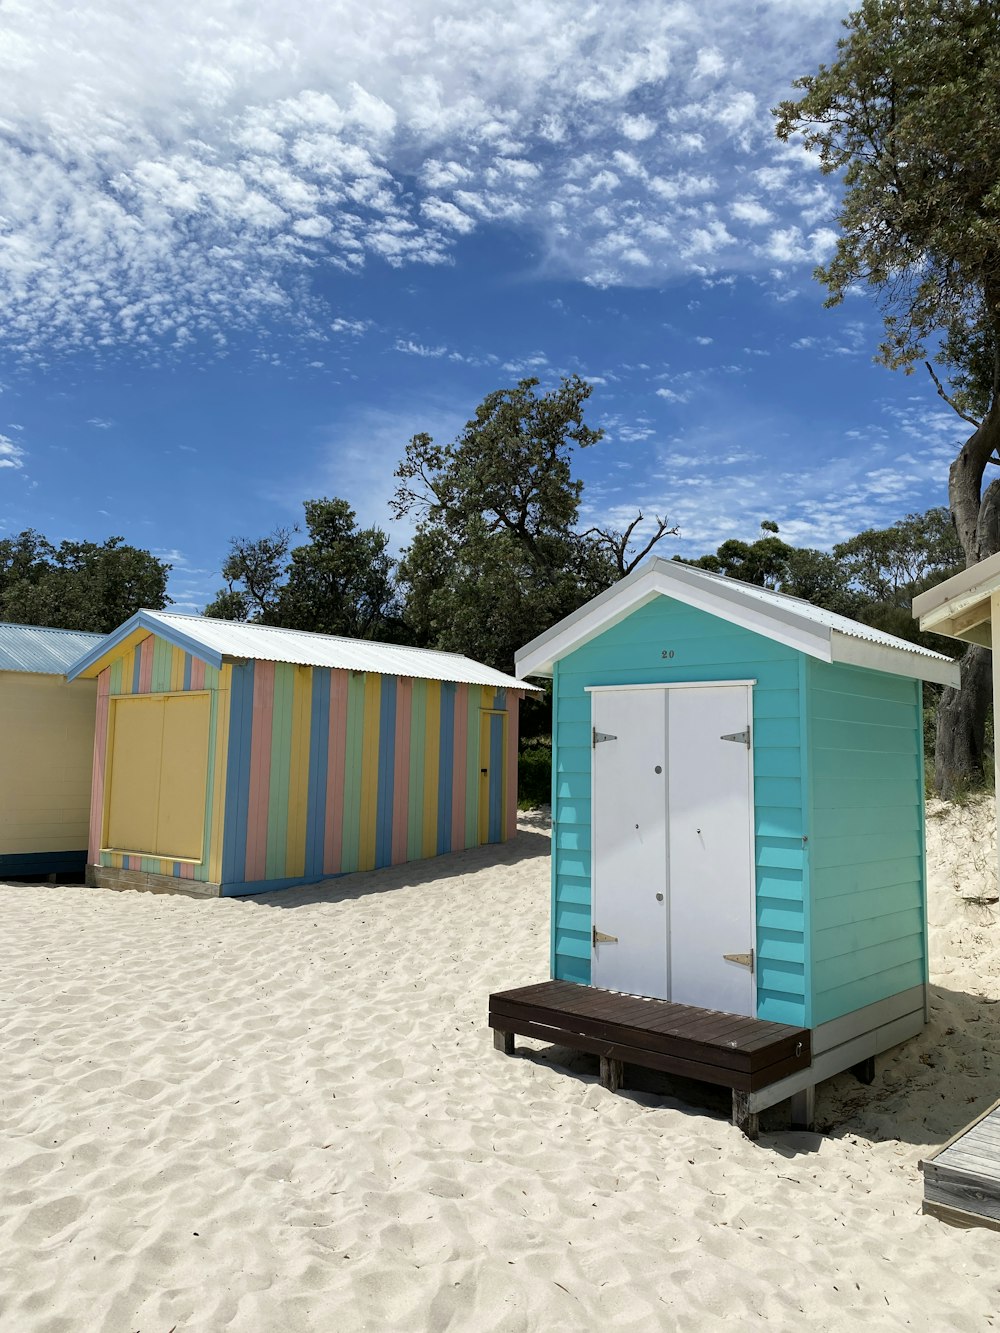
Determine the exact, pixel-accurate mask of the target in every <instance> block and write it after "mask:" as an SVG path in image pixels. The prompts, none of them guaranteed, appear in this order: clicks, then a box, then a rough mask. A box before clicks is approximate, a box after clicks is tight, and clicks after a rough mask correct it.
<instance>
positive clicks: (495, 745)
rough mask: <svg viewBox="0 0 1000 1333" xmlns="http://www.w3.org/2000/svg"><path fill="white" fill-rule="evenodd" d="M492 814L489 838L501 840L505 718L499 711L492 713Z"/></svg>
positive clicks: (496, 840)
mask: <svg viewBox="0 0 1000 1333" xmlns="http://www.w3.org/2000/svg"><path fill="white" fill-rule="evenodd" d="M489 716H490V790H489V802H490V814H489V829H490V832H489V840H490V842H500V841H501V840H502V838H503V824H502V820H503V795H504V786H505V783H504V774H503V758H504V754H503V751H504V744H503V732H504V725H503V724H504V719H503V718H502V717H501V716H500V714H499V713H491V714H490V715H489Z"/></svg>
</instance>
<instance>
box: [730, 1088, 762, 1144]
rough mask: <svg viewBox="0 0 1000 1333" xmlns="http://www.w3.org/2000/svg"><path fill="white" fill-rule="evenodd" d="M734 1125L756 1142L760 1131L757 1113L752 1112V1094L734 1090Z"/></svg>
mask: <svg viewBox="0 0 1000 1333" xmlns="http://www.w3.org/2000/svg"><path fill="white" fill-rule="evenodd" d="M733 1124H734V1125H735V1126H736V1128H737V1129H742V1131H743V1133H744V1134H745V1135H746V1136H747V1138H748V1139H751V1140H754V1141H756V1138H757V1135H758V1133H759V1131H760V1126H759V1123H758V1116H757V1112H756V1111H751V1110H750V1094H749V1093H747V1092H737V1091H736V1089H735V1088H734V1089H733Z"/></svg>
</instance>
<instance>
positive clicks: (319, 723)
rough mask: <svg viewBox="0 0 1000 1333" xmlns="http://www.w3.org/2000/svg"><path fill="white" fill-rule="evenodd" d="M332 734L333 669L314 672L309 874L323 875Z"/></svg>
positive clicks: (307, 864)
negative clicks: (331, 681) (331, 683)
mask: <svg viewBox="0 0 1000 1333" xmlns="http://www.w3.org/2000/svg"><path fill="white" fill-rule="evenodd" d="M329 735H330V668H329V667H316V668H315V670H314V671H313V673H312V689H311V693H310V705H309V778H308V788H307V802H308V806H307V811H306V849H305V872H304V873H305V874H306V875H322V874H323V850H324V842H323V834H324V828H325V823H326V792H327V775H328V773H329V754H328V750H327V746H328V742H329Z"/></svg>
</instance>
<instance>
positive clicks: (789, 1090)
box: [749, 986, 926, 1111]
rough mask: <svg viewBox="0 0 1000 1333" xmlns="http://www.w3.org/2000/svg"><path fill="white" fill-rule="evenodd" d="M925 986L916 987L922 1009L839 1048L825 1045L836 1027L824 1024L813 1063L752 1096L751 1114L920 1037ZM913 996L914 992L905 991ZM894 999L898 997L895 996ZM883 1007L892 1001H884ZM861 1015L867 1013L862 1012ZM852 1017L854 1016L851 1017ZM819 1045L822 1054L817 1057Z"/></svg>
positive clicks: (815, 1037) (815, 1039) (816, 1030)
mask: <svg viewBox="0 0 1000 1333" xmlns="http://www.w3.org/2000/svg"><path fill="white" fill-rule="evenodd" d="M923 989H924V988H923V987H922V986H919V987H914V990H916V991H917V992H919V994H918V996H917V999H918V1001H919V1005H920V1007H919V1008H916V1009H914V1010H913V1011H912V1012H910V1013H906V1014H901V1015H899V1016H898V1017H896V1018H894V1019H892V1020H891V1021H888V1022H882V1023H880V1024H877V1025H876V1026H874V1027H872V1028H870V1029H868V1030H867V1031H865V1032H860V1033H857V1034H856V1035H854V1036H853V1037H851V1038H849V1039H848V1040H846V1041H841V1042H839V1043H838V1044H837V1045H835V1046H826V1045H824V1036H823V1033H824V1029H825V1028H827V1027H832V1026H833V1024H826V1023H824V1024H821V1025H820V1026H819V1027H818V1028H814V1029H813V1034H812V1036H813V1043H814V1046H813V1058H812V1064H811V1065H810V1066H809V1068H808V1069H800V1070H799V1071H798V1072H797V1073H795V1074H789V1076H788V1077H787V1078H783V1079H780V1080H779V1081H778V1082H777V1083H772V1084H771V1085H770V1086H769V1087H767V1088H761V1089H760V1091H759V1092H751V1093H750V1094H749V1099H750V1107H749V1109H750V1110H751V1111H764V1110H766V1109H767V1108H768V1107H769V1106H777V1105H778V1103H779V1102H783V1101H786V1100H787V1099H788V1098H789V1097H793V1096H794V1095H795V1094H796V1093H797V1092H802V1091H804V1090H805V1089H806V1088H811V1087H815V1086H816V1084H818V1083H822V1082H823V1081H824V1079H828V1078H833V1077H834V1075H835V1074H842V1073H843V1072H844V1070H845V1069H850V1068H851V1066H852V1065H856V1064H859V1063H860V1062H861V1061H862V1060H867V1059H869V1058H870V1057H871V1056H875V1055H881V1054H882V1052H883V1051H889V1050H891V1049H892V1048H893V1047H894V1046H898V1045H899V1044H900V1042H904V1041H909V1039H910V1038H911V1037H916V1036H918V1035H919V1034H920V1033H921V1032H922V1031H923V1030H924V1028H925V1027H926V1020H925V1018H924V1009H923V998H922V993H923ZM903 993H904V994H910V992H903ZM891 998H892V999H893V1000H895V999H897V998H898V997H896V996H893V997H891ZM882 1003H883V1004H885V1003H888V1001H882ZM878 1007H879V1006H877V1005H869V1006H868V1007H867V1008H868V1010H873V1009H877V1008H878ZM857 1012H858V1013H859V1014H861V1013H865V1012H866V1010H858V1011H857ZM846 1017H847V1018H852V1017H854V1015H850V1014H849V1015H847V1016H846ZM841 1021H842V1020H841V1019H835V1020H834V1021H833V1022H834V1024H836V1023H840V1022H841ZM817 1045H818V1046H819V1053H818V1054H817Z"/></svg>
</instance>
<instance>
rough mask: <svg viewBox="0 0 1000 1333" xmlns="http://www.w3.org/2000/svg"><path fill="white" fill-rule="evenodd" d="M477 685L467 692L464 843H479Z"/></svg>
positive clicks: (478, 692)
mask: <svg viewBox="0 0 1000 1333" xmlns="http://www.w3.org/2000/svg"><path fill="white" fill-rule="evenodd" d="M481 693H482V691H481V690H480V689H479V686H478V685H470V686H469V689H468V694H467V714H466V722H465V729H466V737H465V845H466V847H476V846H478V844H479V697H480V694H481Z"/></svg>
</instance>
